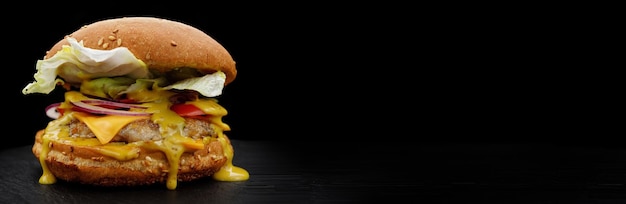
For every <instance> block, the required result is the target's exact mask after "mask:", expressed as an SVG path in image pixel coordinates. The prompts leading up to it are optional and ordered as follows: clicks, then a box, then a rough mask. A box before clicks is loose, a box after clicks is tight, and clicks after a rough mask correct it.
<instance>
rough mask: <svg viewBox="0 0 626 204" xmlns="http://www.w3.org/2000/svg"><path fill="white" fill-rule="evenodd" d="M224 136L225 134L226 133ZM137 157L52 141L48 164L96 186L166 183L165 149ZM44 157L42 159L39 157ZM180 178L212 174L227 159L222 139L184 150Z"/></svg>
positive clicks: (38, 147)
mask: <svg viewBox="0 0 626 204" xmlns="http://www.w3.org/2000/svg"><path fill="white" fill-rule="evenodd" d="M43 133H44V131H43V130H40V131H38V132H37V134H36V137H35V138H36V139H35V144H34V145H33V147H32V152H33V154H35V156H36V157H37V158H38V159H40V158H39V157H40V155H42V154H41V152H42V151H44V149H45V148H43V145H42V144H43V139H42V135H43ZM224 137H225V136H224ZM138 149H139V153H138V155H139V156H138V157H136V158H134V159H129V160H118V159H115V158H111V157H108V156H104V155H101V154H98V152H97V151H94V147H92V146H79V145H69V144H67V143H65V144H64V143H63V142H59V141H51V142H50V148H49V152H48V153H47V156H46V158H45V160H44V161H45V164H46V165H47V167H48V169H49V171H50V172H51V173H52V174H53V175H54V176H55V177H56V178H58V179H61V180H64V181H67V182H78V183H82V184H90V185H96V186H138V185H150V184H155V183H166V182H167V180H168V176H169V175H168V172H169V168H170V167H169V165H170V163H169V162H168V159H167V156H166V155H165V153H163V152H162V151H158V150H151V149H147V148H142V147H140V148H138ZM40 160H41V159H40ZM179 161H180V162H179V168H178V174H177V181H192V180H196V179H200V178H204V177H208V176H211V175H213V174H214V173H215V172H217V171H218V170H220V168H221V167H222V166H224V165H225V164H226V162H227V158H226V156H224V149H223V147H222V145H221V143H220V142H219V141H211V142H209V143H208V144H205V145H204V149H200V150H195V151H193V152H184V153H183V154H182V155H181V156H180V160H179Z"/></svg>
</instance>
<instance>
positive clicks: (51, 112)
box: [46, 103, 61, 119]
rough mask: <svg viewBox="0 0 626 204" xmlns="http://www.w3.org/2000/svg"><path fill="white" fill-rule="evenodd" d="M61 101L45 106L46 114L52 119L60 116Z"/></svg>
mask: <svg viewBox="0 0 626 204" xmlns="http://www.w3.org/2000/svg"><path fill="white" fill-rule="evenodd" d="M60 105H61V103H53V104H50V105H48V106H47V107H46V115H47V116H48V117H50V118H52V119H57V118H59V117H61V112H59V109H58V108H59V106H60Z"/></svg>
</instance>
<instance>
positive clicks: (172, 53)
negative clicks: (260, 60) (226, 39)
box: [22, 16, 249, 190]
mask: <svg viewBox="0 0 626 204" xmlns="http://www.w3.org/2000/svg"><path fill="white" fill-rule="evenodd" d="M236 76H237V69H236V66H235V61H234V60H233V58H232V56H231V55H230V54H229V52H228V51H227V50H226V49H225V48H224V47H223V46H222V45H221V44H220V43H218V42H217V41H216V40H215V39H213V38H212V37H211V36H209V35H208V34H206V33H205V32H203V31H201V30H199V29H197V28H195V27H193V26H191V25H189V24H185V23H182V22H179V21H175V20H170V19H164V18H160V17H147V16H126V17H116V18H108V19H103V20H99V21H96V22H93V23H91V24H88V25H85V26H82V27H81V28H79V29H77V30H75V31H73V32H72V33H71V34H68V35H66V36H65V37H63V38H62V39H61V40H60V41H58V42H57V43H56V44H54V45H53V46H52V47H51V48H50V49H49V50H48V51H47V52H46V54H45V56H44V57H43V59H41V60H37V63H36V72H35V74H34V80H33V81H32V82H30V83H28V84H27V85H26V86H25V87H24V89H23V90H22V93H23V94H25V95H27V94H50V93H52V92H53V91H54V90H56V89H59V90H60V92H61V94H62V96H63V100H60V101H58V102H56V103H52V104H50V105H49V106H48V107H47V108H46V114H47V115H48V116H49V117H50V118H51V120H50V121H49V122H48V124H47V126H46V127H45V128H44V127H42V129H40V130H39V131H37V133H36V135H35V140H34V145H33V147H32V152H33V154H34V155H35V157H36V158H37V159H38V160H39V163H40V165H41V168H42V175H41V177H40V178H39V183H41V184H54V183H56V182H57V179H59V180H63V181H66V182H71V183H81V184H89V185H94V186H141V185H144V186H145V185H152V184H159V183H160V184H165V185H166V186H167V188H168V189H170V190H173V189H176V187H177V185H178V183H179V182H189V181H193V180H198V179H201V178H206V177H212V178H213V179H215V180H218V181H245V180H247V179H248V178H249V174H248V172H247V171H246V170H245V169H244V168H241V167H238V166H235V165H233V156H234V151H233V147H232V144H231V142H230V140H229V138H228V137H227V135H226V134H225V132H227V131H230V126H229V125H228V124H226V123H225V122H223V121H222V117H224V116H225V115H227V110H226V109H225V108H224V107H223V106H221V105H220V104H219V103H218V102H219V101H218V97H219V96H220V95H221V94H222V91H223V89H224V87H225V86H226V85H228V84H230V83H231V82H232V81H233V80H234V79H235V77H236ZM42 114H43V113H42Z"/></svg>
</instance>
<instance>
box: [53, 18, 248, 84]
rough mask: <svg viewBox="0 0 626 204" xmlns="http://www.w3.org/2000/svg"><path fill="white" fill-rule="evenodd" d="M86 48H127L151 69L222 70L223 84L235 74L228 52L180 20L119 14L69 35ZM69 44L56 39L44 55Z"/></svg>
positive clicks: (207, 36) (232, 61)
mask: <svg viewBox="0 0 626 204" xmlns="http://www.w3.org/2000/svg"><path fill="white" fill-rule="evenodd" d="M68 37H73V38H75V39H76V40H77V41H79V42H80V41H83V45H84V46H85V47H88V48H92V49H98V50H111V49H114V48H116V47H126V48H128V49H129V50H130V51H131V52H132V53H133V54H134V55H135V57H137V58H138V59H140V60H142V61H143V62H144V63H146V65H148V68H149V69H150V70H152V71H157V72H162V73H164V72H167V71H169V70H172V69H176V68H181V67H189V68H195V69H197V70H199V71H201V72H203V73H213V72H215V71H222V72H224V73H225V74H226V81H225V84H229V83H230V82H232V81H233V80H234V79H235V77H236V75H237V70H236V68H235V61H234V60H233V58H232V56H231V55H230V54H229V53H228V51H227V50H226V49H225V48H224V47H223V46H222V45H221V44H220V43H218V42H217V41H216V40H215V39H213V38H212V37H211V36H209V35H208V34H206V33H204V32H203V31H201V30H199V29H197V28H195V27H192V26H190V25H188V24H184V23H182V22H177V21H173V20H168V19H162V18H156V17H121V18H113V19H106V20H101V21H97V22H94V23H92V24H89V25H85V26H83V27H81V28H80V29H78V30H76V31H74V32H73V33H71V34H69V35H68ZM63 45H69V42H68V41H67V39H65V38H64V39H62V40H61V41H59V42H57V43H56V44H55V45H54V46H53V47H52V48H51V49H50V50H49V51H48V52H47V54H46V56H45V58H50V57H52V56H53V55H54V54H56V53H57V52H58V51H59V50H61V49H62V46H63Z"/></svg>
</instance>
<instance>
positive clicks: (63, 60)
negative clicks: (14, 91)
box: [22, 38, 151, 94]
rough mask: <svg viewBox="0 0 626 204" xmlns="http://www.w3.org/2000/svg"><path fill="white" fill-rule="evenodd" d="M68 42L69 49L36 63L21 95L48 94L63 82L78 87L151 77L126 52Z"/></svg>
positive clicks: (135, 59)
mask: <svg viewBox="0 0 626 204" xmlns="http://www.w3.org/2000/svg"><path fill="white" fill-rule="evenodd" d="M67 41H68V42H69V43H70V45H69V46H68V45H64V46H63V48H62V49H61V50H60V51H59V52H57V53H56V54H55V55H54V56H52V57H50V58H48V59H44V60H38V61H37V64H36V68H37V73H35V75H34V78H35V81H34V82H31V83H29V84H28V85H26V87H24V89H22V93H23V94H30V93H45V94H48V93H50V92H52V91H53V90H54V88H55V87H56V85H57V83H63V82H67V83H70V84H79V83H81V82H82V81H84V80H90V79H95V78H100V77H115V76H126V77H130V78H134V79H139V78H149V77H150V76H151V74H150V72H149V71H148V68H147V66H146V64H145V63H144V62H143V61H141V60H139V59H137V58H136V57H135V56H134V55H133V53H132V52H130V50H128V48H125V47H117V48H115V49H112V50H96V49H91V48H87V47H84V46H83V42H82V41H81V42H77V41H76V39H74V38H67ZM57 76H58V77H60V78H62V79H58V78H57Z"/></svg>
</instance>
